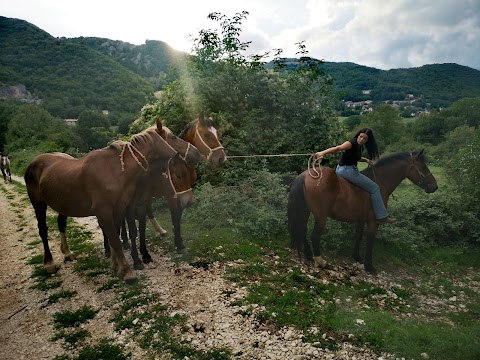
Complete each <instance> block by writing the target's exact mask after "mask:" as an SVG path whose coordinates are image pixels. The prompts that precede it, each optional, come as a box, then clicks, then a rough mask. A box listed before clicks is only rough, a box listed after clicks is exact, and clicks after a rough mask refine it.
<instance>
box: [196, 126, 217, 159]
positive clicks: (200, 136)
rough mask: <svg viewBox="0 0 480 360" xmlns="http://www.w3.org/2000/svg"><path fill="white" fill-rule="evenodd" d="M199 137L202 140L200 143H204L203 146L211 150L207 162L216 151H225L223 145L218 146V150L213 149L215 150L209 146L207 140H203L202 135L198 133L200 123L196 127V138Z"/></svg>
mask: <svg viewBox="0 0 480 360" xmlns="http://www.w3.org/2000/svg"><path fill="white" fill-rule="evenodd" d="M197 135H198V138H199V139H200V141H201V142H202V144H203V145H204V146H205V147H206V148H207V149H208V150H209V153H208V156H207V161H209V160H210V158H211V157H212V155H213V152H214V151H216V150H221V149H223V146H222V145H220V146H217V147H216V148H213V149H212V148H211V147H210V146H208V144H207V143H206V142H205V140H203V138H202V135H200V133H199V132H198V122H197V124H196V125H195V137H197ZM194 139H195V138H194ZM217 140H218V139H217ZM219 143H220V142H219Z"/></svg>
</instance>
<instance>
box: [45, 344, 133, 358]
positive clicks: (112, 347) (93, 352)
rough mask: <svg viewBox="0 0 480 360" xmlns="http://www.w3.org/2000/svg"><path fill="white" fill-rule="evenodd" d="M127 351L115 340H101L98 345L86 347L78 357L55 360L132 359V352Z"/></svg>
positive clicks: (65, 356)
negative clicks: (115, 342)
mask: <svg viewBox="0 0 480 360" xmlns="http://www.w3.org/2000/svg"><path fill="white" fill-rule="evenodd" d="M124 351H125V349H124V348H123V347H121V346H119V345H117V344H114V342H113V340H110V339H100V340H99V341H98V343H97V344H95V345H89V346H86V347H84V348H83V349H82V350H81V351H80V352H79V354H78V355H76V356H74V357H72V358H70V357H69V356H67V355H64V356H60V357H56V358H55V359H54V360H99V359H108V360H128V359H131V357H132V353H131V352H127V353H125V352H124Z"/></svg>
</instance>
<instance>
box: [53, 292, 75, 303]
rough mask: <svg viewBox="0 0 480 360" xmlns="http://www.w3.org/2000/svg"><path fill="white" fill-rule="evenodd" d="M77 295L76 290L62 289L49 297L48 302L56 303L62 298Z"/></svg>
mask: <svg viewBox="0 0 480 360" xmlns="http://www.w3.org/2000/svg"><path fill="white" fill-rule="evenodd" d="M75 295H77V292H76V291H69V290H62V291H59V292H57V293H55V294H52V295H50V296H49V297H48V299H47V304H49V305H50V304H55V303H57V302H59V301H60V299H70V298H72V297H74V296H75Z"/></svg>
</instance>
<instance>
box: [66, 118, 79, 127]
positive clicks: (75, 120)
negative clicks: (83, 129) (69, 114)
mask: <svg viewBox="0 0 480 360" xmlns="http://www.w3.org/2000/svg"><path fill="white" fill-rule="evenodd" d="M77 121H78V119H65V124H67V125H70V126H75V125H77Z"/></svg>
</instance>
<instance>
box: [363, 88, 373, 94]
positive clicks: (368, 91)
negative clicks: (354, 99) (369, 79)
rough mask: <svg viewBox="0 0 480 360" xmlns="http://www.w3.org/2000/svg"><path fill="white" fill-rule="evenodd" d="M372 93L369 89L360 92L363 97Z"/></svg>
mask: <svg viewBox="0 0 480 360" xmlns="http://www.w3.org/2000/svg"><path fill="white" fill-rule="evenodd" d="M371 92H372V90H371V89H368V90H362V94H363V95H370V93H371Z"/></svg>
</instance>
